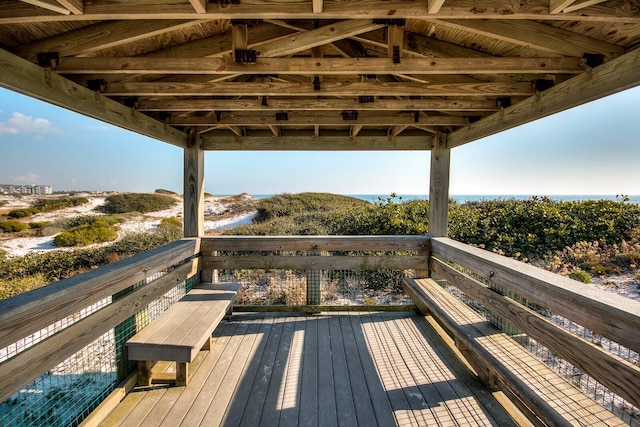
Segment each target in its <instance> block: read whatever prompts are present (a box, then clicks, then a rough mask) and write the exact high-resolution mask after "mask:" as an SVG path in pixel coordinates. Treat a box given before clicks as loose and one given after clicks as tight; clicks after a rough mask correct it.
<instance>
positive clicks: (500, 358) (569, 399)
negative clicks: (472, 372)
mask: <svg viewBox="0 0 640 427" xmlns="http://www.w3.org/2000/svg"><path fill="white" fill-rule="evenodd" d="M404 285H405V290H406V291H407V292H408V293H409V294H410V295H411V296H412V298H414V302H415V303H416V305H418V307H420V308H421V310H422V311H423V312H426V311H428V312H431V313H433V314H434V316H435V317H436V318H437V319H438V321H439V322H441V323H442V324H443V325H444V327H445V328H446V329H448V330H449V331H451V332H452V333H453V335H454V336H455V337H456V338H457V339H458V340H459V342H460V343H462V345H464V346H466V347H467V348H468V349H470V350H472V351H473V354H474V355H476V356H477V357H478V360H479V361H481V363H482V364H484V366H485V368H488V369H490V370H491V372H492V373H493V375H495V376H496V378H498V379H499V380H500V382H502V383H503V384H505V385H506V386H507V387H509V390H510V391H511V392H513V393H514V394H516V395H517V396H518V397H519V398H520V399H522V400H523V401H524V402H525V403H527V405H528V406H529V407H530V409H531V410H532V411H533V412H534V413H535V414H536V415H537V416H538V417H540V419H542V420H543V421H544V422H547V423H551V424H553V425H581V423H582V420H584V419H589V420H590V421H589V424H592V423H593V422H594V421H599V422H606V423H611V424H612V425H622V424H624V423H623V422H622V420H620V419H619V418H617V417H616V416H615V415H613V414H612V413H611V412H609V411H607V410H606V409H604V408H603V407H602V406H600V405H598V404H597V403H596V402H595V401H593V400H591V399H589V398H587V397H586V396H585V395H584V394H583V393H582V392H581V391H580V390H578V389H577V388H575V387H573V386H572V385H570V384H569V383H568V382H566V381H564V380H563V379H562V378H560V377H559V376H558V375H557V374H556V373H555V372H553V371H552V370H551V369H550V368H549V367H547V366H546V365H544V364H543V363H542V362H540V361H538V360H537V359H535V358H534V356H533V355H531V354H530V353H528V352H527V350H526V349H524V347H522V346H520V345H519V344H518V343H516V342H515V341H514V340H513V339H511V338H509V337H508V336H507V335H506V334H503V333H499V332H498V331H497V330H496V329H495V328H494V327H492V326H490V325H489V323H488V322H487V321H486V320H484V319H483V318H482V317H481V316H480V315H479V314H478V313H476V312H475V311H473V310H472V309H471V308H470V307H468V306H466V305H465V304H464V303H462V302H461V301H459V300H457V299H456V298H455V297H454V296H453V295H451V294H449V293H448V292H446V291H445V290H444V289H443V288H442V287H441V286H440V285H438V284H437V283H436V282H434V281H433V280H431V279H417V280H411V279H406V280H405V282H404Z"/></svg>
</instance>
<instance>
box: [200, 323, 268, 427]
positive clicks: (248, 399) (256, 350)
mask: <svg viewBox="0 0 640 427" xmlns="http://www.w3.org/2000/svg"><path fill="white" fill-rule="evenodd" d="M256 317H257V318H259V317H258V316H257V315H256ZM273 322H274V316H272V315H264V316H263V317H262V319H261V322H260V329H259V330H258V332H257V334H256V337H255V341H254V346H253V347H252V348H251V351H250V352H249V353H248V354H247V360H246V363H245V365H244V368H243V370H242V375H241V377H240V379H239V381H238V384H237V386H236V387H235V391H234V392H233V397H232V399H231V401H230V402H229V405H228V406H227V408H226V411H225V413H224V414H223V418H222V420H221V423H220V424H221V425H227V426H236V425H240V424H241V422H242V419H243V418H244V414H245V413H248V412H249V411H250V409H249V405H250V404H254V405H255V406H257V407H258V408H259V409H260V411H256V410H254V411H253V413H254V414H256V413H257V414H258V418H257V419H258V420H259V419H260V418H259V414H260V412H261V410H262V405H263V404H264V395H263V399H260V398H258V396H257V395H256V394H254V391H255V389H254V387H255V386H256V383H258V382H262V381H260V380H258V379H259V378H261V376H262V375H264V371H262V370H261V368H264V365H263V363H262V359H263V357H265V351H266V350H267V346H268V344H269V343H270V342H271V341H273V337H272V335H271V334H272V333H274V332H275V331H276V330H277V328H276V327H275V326H274V324H273ZM263 378H264V377H263ZM230 386H231V385H230V384H227V387H228V388H231V387H230ZM217 409H218V410H219V409H221V408H217ZM219 412H222V411H219ZM208 421H209V420H208ZM250 425H254V426H257V425H258V422H257V421H256V422H255V424H250Z"/></svg>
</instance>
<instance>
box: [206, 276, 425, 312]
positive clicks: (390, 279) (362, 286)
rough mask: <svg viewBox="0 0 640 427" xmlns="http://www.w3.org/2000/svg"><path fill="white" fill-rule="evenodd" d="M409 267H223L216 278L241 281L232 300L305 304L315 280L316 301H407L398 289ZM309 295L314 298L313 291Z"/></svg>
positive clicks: (331, 302) (370, 304)
mask: <svg viewBox="0 0 640 427" xmlns="http://www.w3.org/2000/svg"><path fill="white" fill-rule="evenodd" d="M412 276H413V271H411V270H307V271H296V270H233V271H229V270H225V271H221V272H219V276H218V277H219V280H220V281H222V282H225V281H234V282H238V283H242V285H243V286H242V288H241V289H240V292H239V293H238V298H237V299H236V304H239V305H307V304H313V302H309V301H308V296H309V292H308V284H309V280H310V279H311V280H312V281H313V282H315V283H318V284H319V289H318V291H319V292H318V291H316V292H317V293H319V304H320V305H326V306H334V305H344V306H349V305H368V306H375V305H410V304H412V302H411V298H410V297H408V296H407V295H406V294H405V293H404V291H403V290H402V278H404V277H412ZM316 292H314V295H313V296H312V297H313V298H314V300H313V301H317V300H318V295H317V293H316Z"/></svg>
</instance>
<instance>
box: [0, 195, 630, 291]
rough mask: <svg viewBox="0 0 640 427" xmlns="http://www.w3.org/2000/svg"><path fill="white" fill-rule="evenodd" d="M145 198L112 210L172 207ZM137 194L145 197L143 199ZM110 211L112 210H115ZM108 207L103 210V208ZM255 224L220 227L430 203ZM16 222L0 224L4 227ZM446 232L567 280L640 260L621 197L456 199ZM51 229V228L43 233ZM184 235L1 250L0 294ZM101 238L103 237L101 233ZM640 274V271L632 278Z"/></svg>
mask: <svg viewBox="0 0 640 427" xmlns="http://www.w3.org/2000/svg"><path fill="white" fill-rule="evenodd" d="M147 196H149V195H144V197H136V198H132V196H131V195H127V197H124V198H120V197H117V198H115V199H114V198H112V196H109V198H110V199H111V200H112V201H113V200H115V202H112V204H111V206H115V207H114V208H113V209H115V210H123V211H127V212H130V211H131V210H136V211H138V212H139V209H142V210H146V209H147V208H146V207H145V206H144V204H145V203H147V202H148V205H147V206H153V209H154V210H159V209H166V207H167V206H168V207H171V206H173V205H175V203H177V201H176V199H175V198H173V197H170V196H166V195H161V194H155V195H151V196H159V197H161V198H167V199H168V200H164V199H162V200H161V201H158V200H160V199H156V198H155V197H154V198H148V197H147ZM140 200H144V202H143V203H141V202H140ZM116 207H117V208H116ZM110 209H111V208H110ZM257 211H258V213H257V217H256V219H255V220H254V224H252V225H247V226H240V227H236V228H233V229H231V230H228V231H227V232H226V234H232V235H329V234H334V235H357V234H378V235H390V234H396V235H397V234H425V233H427V232H428V227H429V224H428V212H429V204H428V202H427V201H424V200H415V201H407V202H404V201H402V200H400V199H398V198H395V197H389V198H388V199H385V200H379V201H378V202H377V203H369V202H366V201H363V200H360V199H357V198H353V197H347V196H337V195H333V194H322V193H302V194H283V195H278V196H274V197H272V198H269V199H261V200H259V201H258V204H257ZM121 218H122V214H120V215H107V216H89V215H87V216H81V217H76V218H73V219H70V220H67V221H66V222H55V223H51V224H48V223H46V222H41V223H36V222H34V223H33V224H34V226H33V227H32V228H33V230H31V231H32V232H34V231H37V232H40V233H44V234H43V235H52V234H53V233H54V232H56V233H59V232H62V233H61V234H58V236H65V237H58V242H57V243H56V244H60V245H67V244H68V245H71V246H74V245H78V244H85V243H86V242H88V241H93V239H95V240H100V239H102V238H103V237H104V236H109V235H110V234H109V232H108V231H107V230H115V228H116V227H117V225H118V223H119V219H121ZM11 221H13V222H17V223H18V224H22V225H23V226H25V227H26V225H25V224H24V223H23V222H20V221H17V220H6V221H2V222H0V227H2V230H4V229H5V227H6V228H7V229H11V228H12V227H13V225H12V224H8V225H4V224H6V223H7V222H11ZM449 232H450V236H451V237H452V238H454V239H456V240H460V241H462V242H465V243H469V244H472V245H475V246H478V247H483V248H485V249H487V250H490V251H493V252H496V253H500V254H504V255H506V256H510V257H514V258H517V259H520V260H522V261H525V262H531V263H534V264H536V265H539V266H542V267H544V268H547V269H549V270H551V271H554V272H556V273H560V274H563V275H566V276H570V277H572V278H574V279H575V280H579V281H582V282H587V283H588V282H590V281H591V280H592V278H593V277H594V276H601V275H607V274H614V273H624V272H627V273H628V272H633V271H636V272H637V271H638V265H640V206H638V205H635V204H630V203H627V202H625V201H617V202H616V201H605V200H601V201H583V202H558V201H552V200H550V199H548V198H544V197H542V198H539V197H534V198H531V199H528V200H522V201H517V200H493V201H482V202H470V203H464V204H456V203H455V202H451V204H450V209H449ZM47 233H51V234H47ZM181 236H182V223H181V221H180V220H179V219H178V218H166V219H164V220H163V221H162V222H161V223H160V226H159V227H158V232H155V233H136V234H129V235H125V236H124V237H123V238H121V239H120V240H117V241H115V242H114V243H112V244H109V245H106V246H101V247H97V248H95V247H94V248H76V249H72V250H66V251H49V252H45V253H31V254H28V255H25V256H22V257H17V256H9V255H3V254H1V253H0V298H5V297H8V296H11V295H15V294H16V293H19V292H23V291H25V290H28V289H32V288H35V287H38V286H42V285H44V284H46V283H48V282H51V281H56V280H59V279H62V278H65V277H70V276H72V275H74V274H77V273H80V272H83V271H87V270H89V269H92V268H95V267H98V266H101V265H104V264H107V263H110V262H114V261H116V260H119V259H121V258H124V257H128V256H132V255H135V254H137V253H140V252H143V251H146V250H149V249H152V248H155V247H158V246H160V245H163V244H166V243H168V242H171V241H173V240H176V239H179V238H180V237H181ZM105 240H107V239H105ZM638 278H639V279H640V277H638Z"/></svg>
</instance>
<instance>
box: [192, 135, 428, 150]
mask: <svg viewBox="0 0 640 427" xmlns="http://www.w3.org/2000/svg"><path fill="white" fill-rule="evenodd" d="M202 148H203V149H204V150H214V151H228V150H231V151H274V150H284V151H341V150H355V151H384V150H413V151H415V150H430V149H431V138H429V137H428V136H425V135H419V136H414V135H410V136H402V135H400V136H396V137H395V138H390V137H388V136H386V135H384V136H366V135H358V136H355V137H352V136H350V135H344V136H324V135H323V136H320V137H317V136H314V135H313V132H311V133H309V134H306V136H305V134H298V135H295V136H279V137H274V136H272V135H271V133H270V132H269V133H268V134H266V135H258V136H244V137H238V136H230V135H219V134H215V135H212V134H211V133H209V134H206V135H203V136H202Z"/></svg>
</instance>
